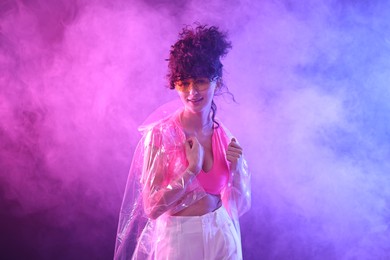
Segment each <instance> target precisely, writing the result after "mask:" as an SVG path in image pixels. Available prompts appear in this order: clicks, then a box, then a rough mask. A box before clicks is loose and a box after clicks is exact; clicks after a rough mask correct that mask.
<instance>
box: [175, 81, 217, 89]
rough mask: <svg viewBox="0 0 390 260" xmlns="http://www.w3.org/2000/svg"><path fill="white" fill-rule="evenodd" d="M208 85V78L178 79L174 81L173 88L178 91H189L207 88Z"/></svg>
mask: <svg viewBox="0 0 390 260" xmlns="http://www.w3.org/2000/svg"><path fill="white" fill-rule="evenodd" d="M209 87H210V80H209V79H207V78H199V79H195V80H193V79H188V80H183V81H181V80H179V81H178V82H176V83H175V88H176V89H177V90H178V91H180V92H190V91H191V89H193V88H195V89H196V90H198V91H203V90H207V89H208V88H209Z"/></svg>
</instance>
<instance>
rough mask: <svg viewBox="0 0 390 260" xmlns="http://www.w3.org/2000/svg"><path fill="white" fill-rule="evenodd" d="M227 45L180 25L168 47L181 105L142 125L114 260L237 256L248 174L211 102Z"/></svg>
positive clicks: (211, 32)
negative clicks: (141, 134) (167, 115)
mask: <svg viewBox="0 0 390 260" xmlns="http://www.w3.org/2000/svg"><path fill="white" fill-rule="evenodd" d="M230 48H231V44H230V42H229V41H228V40H227V39H226V35H225V34H224V33H222V32H220V31H219V29H218V28H217V27H213V26H212V27H207V26H197V27H196V28H194V29H193V28H189V27H187V28H184V29H183V31H182V33H181V34H180V35H179V40H178V41H177V42H176V43H175V44H174V45H173V46H172V47H171V51H170V57H169V64H168V68H169V74H168V78H169V83H170V88H171V89H175V90H176V91H177V93H178V95H179V97H180V99H181V101H182V103H183V109H180V110H179V111H177V112H176V113H174V114H173V115H171V116H169V117H167V118H164V119H162V120H160V121H158V122H155V123H153V124H152V125H149V126H147V127H144V128H143V131H144V136H143V138H142V139H141V141H140V142H139V144H138V146H137V148H136V151H135V154H134V158H133V162H132V166H131V169H130V173H129V179H128V182H127V185H126V191H125V196H124V199H123V204H122V208H121V213H120V219H119V227H118V235H117V241H116V246H115V256H114V258H115V259H130V258H132V259H186V260H187V259H196V260H199V259H242V252H241V241H240V229H239V224H238V217H239V216H241V215H242V214H243V213H245V212H246V211H248V210H249V208H250V174H249V172H248V171H247V165H246V162H245V160H244V159H243V157H242V148H241V146H240V145H239V144H238V142H237V140H236V139H235V138H232V136H231V134H230V133H229V132H228V130H227V129H226V128H225V127H224V126H223V125H222V124H221V122H219V121H218V120H217V119H216V118H215V114H216V110H217V107H216V105H215V103H214V101H213V98H214V96H215V95H216V94H219V93H222V92H223V89H226V87H225V86H224V85H223V82H222V63H221V61H220V59H221V58H222V57H223V56H225V55H226V54H227V52H228V49H230ZM226 90H227V89H226Z"/></svg>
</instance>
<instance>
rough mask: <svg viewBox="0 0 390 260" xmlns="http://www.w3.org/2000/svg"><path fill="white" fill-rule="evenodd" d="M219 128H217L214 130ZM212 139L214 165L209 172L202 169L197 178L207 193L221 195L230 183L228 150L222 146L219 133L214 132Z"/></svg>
mask: <svg viewBox="0 0 390 260" xmlns="http://www.w3.org/2000/svg"><path fill="white" fill-rule="evenodd" d="M218 130H219V129H215V130H214V131H218ZM211 140H212V141H211V146H212V149H213V159H214V160H213V166H212V168H211V170H210V171H209V172H204V171H203V170H201V171H200V172H199V174H198V175H197V179H198V181H199V183H200V184H201V185H202V187H203V188H204V190H205V191H206V192H207V193H210V194H214V195H219V194H221V191H222V190H223V188H225V185H226V184H227V183H228V178H229V168H228V166H227V162H226V159H225V153H226V151H225V149H224V148H223V147H221V143H220V142H219V140H218V137H217V134H215V133H213V135H212V138H211Z"/></svg>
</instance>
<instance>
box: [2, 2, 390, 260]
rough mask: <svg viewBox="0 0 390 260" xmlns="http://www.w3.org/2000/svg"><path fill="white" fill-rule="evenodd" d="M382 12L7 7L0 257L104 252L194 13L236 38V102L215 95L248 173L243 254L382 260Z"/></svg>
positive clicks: (386, 248) (196, 5)
mask: <svg viewBox="0 0 390 260" xmlns="http://www.w3.org/2000/svg"><path fill="white" fill-rule="evenodd" d="M389 8H390V4H389V3H386V2H385V1H379V0H377V1H370V2H363V1H361V2H359V1H347V0H345V1H333V0H318V1H314V2H313V1H312V2H310V3H298V2H293V1H289V0H278V1H258V2H256V1H245V0H240V1H239V0H237V1H236V0H231V1H220V0H212V1H164V0H146V1H135V0H134V1H125V0H115V1H105V0H91V1H88V0H72V1H65V0H58V1H54V0H52V1H44V0H3V1H2V2H1V3H0V227H1V242H0V255H2V257H3V258H4V259H111V258H112V256H113V250H114V243H115V233H116V225H117V218H118V213H119V208H120V204H121V199H122V195H123V191H124V186H125V181H126V178H127V172H128V169H129V166H130V162H131V158H132V153H133V150H134V148H135V145H136V144H137V142H138V140H139V138H140V135H139V133H138V132H137V127H138V126H139V125H140V124H142V123H143V122H144V121H145V120H146V118H148V116H149V115H150V114H152V113H153V111H155V110H156V109H157V108H158V107H160V106H163V105H164V104H166V103H168V102H171V101H174V100H177V96H176V94H175V92H174V91H171V90H169V89H167V88H166V85H167V82H166V80H165V74H166V72H167V71H166V67H167V62H166V61H165V59H166V58H167V57H168V51H169V47H170V45H171V44H172V43H173V42H174V41H175V40H176V38H177V35H178V32H179V31H180V29H181V28H182V27H183V26H184V25H186V24H192V23H193V22H200V23H206V24H209V25H217V26H219V27H220V28H222V29H223V30H227V31H228V32H229V35H230V39H231V40H232V43H233V49H232V50H231V52H230V53H229V54H228V55H227V57H226V58H225V60H224V61H223V62H224V68H225V72H224V81H225V83H226V85H227V86H228V87H229V89H230V91H231V92H232V93H233V94H234V95H235V99H236V100H237V102H238V103H234V102H231V101H229V97H226V98H224V97H216V103H217V105H218V116H219V117H220V118H221V119H222V121H223V122H224V124H225V125H226V126H228V127H229V128H230V130H232V132H233V133H234V134H235V135H236V136H237V138H238V140H239V141H240V143H241V145H242V146H243V147H244V154H245V156H246V157H247V159H248V163H249V166H250V169H251V172H252V176H253V183H252V190H253V191H252V192H253V195H252V196H253V197H252V201H253V205H252V209H251V211H250V212H249V213H247V214H246V215H244V216H243V217H242V218H241V232H242V240H243V253H244V258H245V259H386V258H390V253H389V252H390V237H389V232H390V230H389V224H390V189H389V187H390V176H389V173H390V160H389V159H390V146H389V144H390V123H389V122H390V105H389V102H388V100H390V91H389V88H388V84H389V82H390V74H389V71H390V34H389V32H390V22H389V21H388V16H389V12H388V11H387V10H390V9H389ZM170 107H173V106H170Z"/></svg>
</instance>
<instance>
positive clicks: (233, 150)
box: [226, 138, 251, 216]
mask: <svg viewBox="0 0 390 260" xmlns="http://www.w3.org/2000/svg"><path fill="white" fill-rule="evenodd" d="M226 158H227V160H228V161H229V162H230V171H231V174H232V178H233V181H232V187H231V191H230V196H231V199H232V201H233V203H235V205H236V208H237V211H238V212H237V213H238V215H239V216H241V215H243V214H244V213H245V212H247V211H248V210H249V209H250V207H251V183H250V179H251V176H250V173H249V171H248V165H247V163H246V160H245V159H244V158H243V152H242V148H241V146H240V145H239V144H238V142H237V141H236V139H235V138H232V140H231V142H230V143H229V145H228V149H227V151H226Z"/></svg>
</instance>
